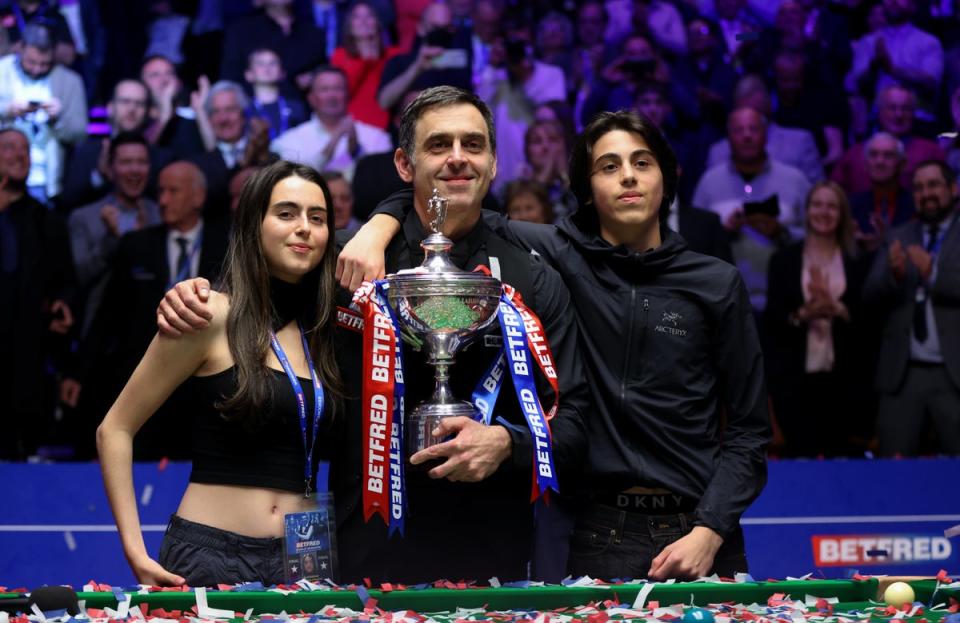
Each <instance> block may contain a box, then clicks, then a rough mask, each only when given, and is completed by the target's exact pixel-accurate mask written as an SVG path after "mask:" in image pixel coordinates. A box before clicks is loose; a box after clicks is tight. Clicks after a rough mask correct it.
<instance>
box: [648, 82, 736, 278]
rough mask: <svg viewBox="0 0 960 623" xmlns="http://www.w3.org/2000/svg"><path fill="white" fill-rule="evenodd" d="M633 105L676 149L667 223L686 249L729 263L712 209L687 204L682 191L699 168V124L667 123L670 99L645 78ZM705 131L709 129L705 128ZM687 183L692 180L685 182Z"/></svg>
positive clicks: (724, 238)
mask: <svg viewBox="0 0 960 623" xmlns="http://www.w3.org/2000/svg"><path fill="white" fill-rule="evenodd" d="M636 109H637V110H638V111H639V112H640V113H641V114H643V115H645V116H646V117H647V118H648V119H649V120H650V121H652V122H653V124H654V125H655V126H657V129H658V130H660V132H661V133H663V135H664V136H665V137H668V139H669V140H670V144H671V145H673V146H674V149H675V151H676V153H677V168H678V173H679V176H680V179H679V182H678V184H677V196H676V197H675V198H674V201H673V202H672V203H671V204H670V208H669V211H668V212H667V213H666V214H665V215H661V216H662V217H665V218H666V224H667V227H669V228H670V229H672V230H673V231H675V232H677V233H679V234H680V235H681V236H683V239H684V240H686V241H687V244H688V245H689V246H690V249H691V250H693V251H696V252H697V253H705V254H707V255H712V256H714V257H718V258H720V259H721V260H724V261H727V262H730V263H731V264H732V263H733V252H732V251H731V250H730V240H729V237H728V236H727V234H726V232H725V231H724V229H723V225H722V223H721V222H720V217H718V216H717V215H716V214H714V213H713V212H708V211H707V210H701V209H699V208H694V207H691V206H690V204H689V203H688V199H686V197H687V196H689V194H690V193H691V192H692V188H691V190H690V191H688V192H687V193H686V196H685V195H684V193H683V187H684V181H685V180H686V179H688V178H689V177H691V176H692V177H693V180H694V182H695V181H696V180H697V179H699V178H700V174H701V173H702V172H703V150H702V148H701V147H700V146H701V145H702V144H703V143H702V142H701V141H697V140H696V139H697V138H698V137H702V136H703V135H704V129H705V128H703V126H701V128H698V129H695V130H686V131H684V130H681V129H680V128H678V127H677V125H676V124H674V123H670V119H669V118H670V101H669V100H668V99H667V96H666V91H665V89H664V87H663V85H661V84H659V83H657V82H646V83H644V84H642V85H640V87H639V89H638V90H637V103H636ZM707 132H709V130H707ZM686 185H687V186H688V187H692V186H693V182H687V183H686Z"/></svg>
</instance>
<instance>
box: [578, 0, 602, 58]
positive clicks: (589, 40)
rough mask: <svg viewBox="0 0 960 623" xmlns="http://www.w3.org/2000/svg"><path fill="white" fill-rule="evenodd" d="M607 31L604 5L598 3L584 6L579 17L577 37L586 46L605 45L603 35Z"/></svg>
mask: <svg viewBox="0 0 960 623" xmlns="http://www.w3.org/2000/svg"><path fill="white" fill-rule="evenodd" d="M606 30H607V14H606V12H604V9H603V5H601V4H598V3H596V2H590V3H588V4H584V5H583V7H581V9H580V13H579V14H578V15H577V35H579V37H580V43H582V44H583V45H584V46H587V47H589V46H591V45H596V44H598V43H603V34H604V32H606Z"/></svg>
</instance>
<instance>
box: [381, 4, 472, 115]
mask: <svg viewBox="0 0 960 623" xmlns="http://www.w3.org/2000/svg"><path fill="white" fill-rule="evenodd" d="M402 44H403V42H402V41H401V45H402ZM472 49H473V46H472V43H471V41H470V33H469V31H468V30H466V29H463V28H460V29H457V28H455V27H454V25H453V13H452V12H451V10H450V7H449V6H447V5H446V4H444V3H440V2H432V3H430V4H429V5H427V7H426V8H425V9H424V10H423V13H422V14H421V16H420V22H419V24H418V25H417V38H416V41H415V42H414V44H413V48H412V49H411V50H410V52H408V53H407V54H400V55H398V56H394V57H393V58H391V59H390V60H389V61H387V64H386V65H385V66H384V68H383V74H382V75H381V76H380V90H379V91H378V92H377V102H378V103H379V104H380V108H382V109H384V110H387V111H389V110H392V109H393V107H394V106H396V105H397V104H398V103H399V102H400V100H401V99H402V98H403V96H404V95H405V94H406V93H408V92H409V91H413V90H423V89H426V88H428V87H433V86H438V85H442V84H446V85H450V86H455V87H459V88H461V89H469V88H471V87H472V86H473V77H472V71H471V67H472V62H471V60H470V55H471V52H472Z"/></svg>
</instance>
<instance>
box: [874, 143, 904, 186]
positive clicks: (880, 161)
mask: <svg viewBox="0 0 960 623" xmlns="http://www.w3.org/2000/svg"><path fill="white" fill-rule="evenodd" d="M866 157H867V175H868V176H869V177H870V182H871V183H872V184H875V185H877V186H881V185H885V184H889V183H891V182H892V181H894V180H895V179H897V176H898V175H900V165H901V164H902V163H903V157H902V156H901V155H900V152H899V151H897V143H896V142H895V141H894V140H893V139H892V138H888V137H886V136H878V137H876V138H874V139H873V140H871V141H870V142H869V143H867V154H866Z"/></svg>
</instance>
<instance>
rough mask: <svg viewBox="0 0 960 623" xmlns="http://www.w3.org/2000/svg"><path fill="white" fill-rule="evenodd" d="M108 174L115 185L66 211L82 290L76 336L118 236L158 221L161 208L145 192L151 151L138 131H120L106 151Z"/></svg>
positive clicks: (95, 302)
mask: <svg viewBox="0 0 960 623" xmlns="http://www.w3.org/2000/svg"><path fill="white" fill-rule="evenodd" d="M106 175H107V179H109V180H110V182H111V183H112V187H113V191H112V192H111V193H109V194H107V195H106V196H105V197H103V198H102V199H99V200H98V201H96V202H94V203H91V204H90V205H87V206H84V207H82V208H78V209H76V210H74V211H73V213H71V214H70V220H69V225H70V248H71V250H72V251H73V260H74V264H75V265H76V271H77V285H78V286H79V288H80V290H81V293H82V294H83V296H84V307H83V314H82V315H81V316H80V325H81V329H80V332H79V335H80V338H81V339H82V338H83V337H85V336H86V334H87V332H88V331H89V328H90V324H91V323H92V322H93V318H94V315H95V314H96V310H97V308H98V307H99V306H100V301H101V300H102V299H103V290H104V288H106V285H107V281H108V280H109V277H110V269H111V268H112V265H113V256H114V254H115V253H116V251H117V244H118V242H119V241H120V238H121V237H123V236H124V235H125V234H127V233H129V232H131V231H137V230H139V229H143V228H144V227H150V226H152V225H157V224H159V223H160V209H159V207H158V206H157V204H156V203H154V202H153V201H151V200H150V199H147V198H146V197H145V196H144V191H145V189H146V187H147V180H148V178H149V176H150V151H149V149H148V145H147V141H146V139H144V138H143V136H142V135H139V134H134V133H132V132H123V133H120V134H118V135H117V136H116V137H114V138H113V140H112V141H111V142H110V147H109V150H108V151H107V169H106Z"/></svg>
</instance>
